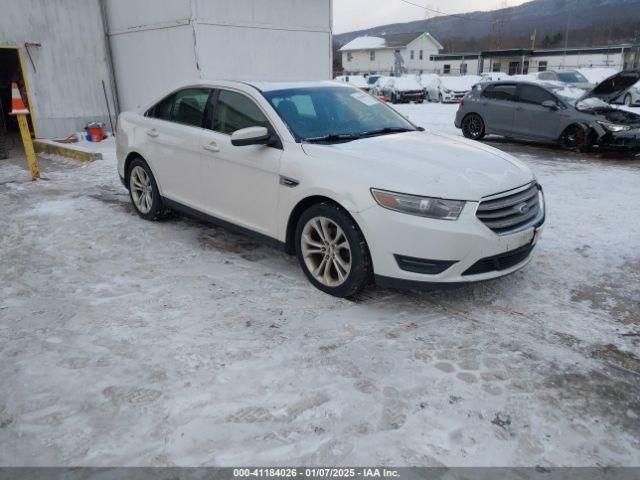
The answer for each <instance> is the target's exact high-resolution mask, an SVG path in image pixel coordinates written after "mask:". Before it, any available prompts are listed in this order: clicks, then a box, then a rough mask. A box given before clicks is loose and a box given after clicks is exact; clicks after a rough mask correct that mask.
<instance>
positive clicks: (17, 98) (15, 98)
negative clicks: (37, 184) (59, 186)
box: [9, 83, 40, 180]
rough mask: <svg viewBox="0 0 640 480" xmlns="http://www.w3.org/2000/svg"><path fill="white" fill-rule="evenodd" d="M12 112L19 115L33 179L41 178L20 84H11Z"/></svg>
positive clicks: (23, 141)
mask: <svg viewBox="0 0 640 480" xmlns="http://www.w3.org/2000/svg"><path fill="white" fill-rule="evenodd" d="M11 108H12V110H11V113H10V114H9V115H15V116H17V117H18V125H19V126H20V136H21V137H22V143H23V145H24V153H25V155H26V156H27V164H28V165H29V170H30V171H31V179H32V180H37V179H38V178H40V170H39V169H38V164H37V163H36V152H35V151H34V149H33V142H32V141H31V132H30V131H29V122H27V115H29V110H28V109H27V107H26V106H25V105H24V102H23V101H22V96H21V95H20V90H18V84H17V83H12V84H11Z"/></svg>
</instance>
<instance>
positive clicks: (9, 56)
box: [0, 47, 34, 159]
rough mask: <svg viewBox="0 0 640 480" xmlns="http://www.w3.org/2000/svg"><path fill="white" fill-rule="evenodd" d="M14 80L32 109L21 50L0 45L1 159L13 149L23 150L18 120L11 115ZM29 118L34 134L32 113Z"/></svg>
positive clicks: (28, 106)
mask: <svg viewBox="0 0 640 480" xmlns="http://www.w3.org/2000/svg"><path fill="white" fill-rule="evenodd" d="M12 82H16V83H17V84H18V89H19V90H20V94H21V95H22V99H23V100H24V102H25V105H26V106H27V108H29V109H30V110H31V105H29V96H28V89H27V80H26V77H25V75H24V71H23V68H22V62H21V58H20V51H19V50H18V48H17V47H0V159H2V158H6V157H7V155H8V153H9V152H10V151H11V150H14V149H16V150H22V141H21V139H20V132H19V128H18V120H17V119H16V118H15V117H12V116H11V115H9V112H11V83H12ZM28 120H29V128H30V131H31V132H32V134H33V132H34V128H33V122H32V118H31V115H29V118H28Z"/></svg>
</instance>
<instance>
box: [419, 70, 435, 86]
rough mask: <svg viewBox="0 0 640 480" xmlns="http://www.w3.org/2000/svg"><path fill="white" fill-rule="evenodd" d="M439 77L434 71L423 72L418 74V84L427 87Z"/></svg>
mask: <svg viewBox="0 0 640 480" xmlns="http://www.w3.org/2000/svg"><path fill="white" fill-rule="evenodd" d="M439 79H440V77H439V76H438V75H436V74H435V73H423V74H422V75H420V80H419V82H420V85H422V86H423V87H424V88H429V87H431V86H432V85H434V84H435V83H436V82H437V81H438V80H439Z"/></svg>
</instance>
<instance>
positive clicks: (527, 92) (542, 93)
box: [518, 85, 558, 105]
mask: <svg viewBox="0 0 640 480" xmlns="http://www.w3.org/2000/svg"><path fill="white" fill-rule="evenodd" d="M518 99H519V101H520V102H522V103H530V104H533V105H542V103H543V102H546V101H549V100H550V101H552V102H554V103H558V100H557V99H556V97H555V95H553V94H552V93H550V92H548V91H546V90H545V89H544V88H540V87H536V86H535V85H520V91H519V92H518Z"/></svg>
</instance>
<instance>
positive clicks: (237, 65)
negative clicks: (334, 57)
mask: <svg viewBox="0 0 640 480" xmlns="http://www.w3.org/2000/svg"><path fill="white" fill-rule="evenodd" d="M106 6H107V18H108V23H109V38H110V40H111V48H112V52H113V58H114V65H115V72H116V78H117V83H118V92H119V97H120V104H121V107H122V109H131V108H136V107H138V106H140V105H143V104H145V103H147V102H149V101H151V100H152V99H153V98H155V97H156V96H158V95H160V94H162V93H163V92H164V91H166V90H168V89H170V88H172V87H173V86H175V85H176V84H177V83H179V82H182V81H190V80H194V79H200V78H224V79H243V80H247V79H258V80H318V79H323V80H324V79H330V78H331V21H332V20H331V0H269V1H264V0H136V1H135V2H132V1H131V0H107V1H106Z"/></svg>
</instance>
